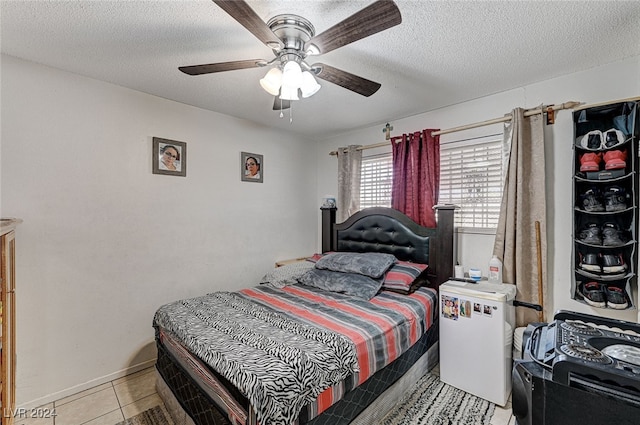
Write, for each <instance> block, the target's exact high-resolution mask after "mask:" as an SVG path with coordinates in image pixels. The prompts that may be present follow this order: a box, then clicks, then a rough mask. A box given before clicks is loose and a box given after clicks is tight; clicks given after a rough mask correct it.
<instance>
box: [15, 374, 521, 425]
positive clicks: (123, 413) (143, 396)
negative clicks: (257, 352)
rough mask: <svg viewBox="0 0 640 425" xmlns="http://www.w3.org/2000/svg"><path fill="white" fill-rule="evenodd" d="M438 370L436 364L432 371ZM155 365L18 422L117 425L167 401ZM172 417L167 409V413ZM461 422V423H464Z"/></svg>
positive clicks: (499, 421)
mask: <svg viewBox="0 0 640 425" xmlns="http://www.w3.org/2000/svg"><path fill="white" fill-rule="evenodd" d="M432 372H433V373H435V374H439V369H438V367H437V366H436V367H435V368H434V369H433V371H432ZM155 384H156V374H155V369H154V368H153V367H150V368H148V369H144V370H141V371H140V372H136V373H134V374H131V375H128V376H125V377H123V378H119V379H116V380H115V381H111V382H108V383H106V384H102V385H99V386H97V387H94V388H91V389H88V390H86V391H83V392H80V393H78V394H74V395H72V396H69V397H65V398H63V399H61V400H58V401H55V402H53V403H50V404H48V405H45V406H42V412H54V413H55V416H52V417H49V418H24V417H16V420H15V424H16V425H115V424H117V423H118V422H121V421H123V420H125V419H128V418H130V417H132V416H135V415H137V414H138V413H140V412H143V411H145V410H147V409H150V408H152V407H154V406H162V407H163V408H164V404H163V403H162V400H161V399H160V397H159V396H158V394H157V393H156V386H155ZM166 416H167V418H168V417H169V415H168V413H167V414H166ZM461 425H462V424H461ZM491 425H515V418H514V416H513V414H512V413H511V399H509V402H508V403H507V405H506V406H505V407H504V408H502V407H500V406H496V409H495V411H494V414H493V417H492V418H491Z"/></svg>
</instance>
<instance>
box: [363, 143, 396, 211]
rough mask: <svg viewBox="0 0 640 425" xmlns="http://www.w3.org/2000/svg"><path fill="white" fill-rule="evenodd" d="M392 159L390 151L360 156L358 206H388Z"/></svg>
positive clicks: (389, 204)
mask: <svg viewBox="0 0 640 425" xmlns="http://www.w3.org/2000/svg"><path fill="white" fill-rule="evenodd" d="M392 181H393V161H392V158H391V153H385V154H381V155H374V156H369V157H363V158H362V170H361V174H360V208H361V209H362V208H369V207H390V206H391V182H392Z"/></svg>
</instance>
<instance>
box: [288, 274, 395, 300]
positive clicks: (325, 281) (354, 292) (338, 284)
mask: <svg viewBox="0 0 640 425" xmlns="http://www.w3.org/2000/svg"><path fill="white" fill-rule="evenodd" d="M299 281H300V283H301V284H303V285H307V286H313V287H314V288H320V289H324V290H325V291H331V292H338V293H340V294H345V295H351V296H354V297H359V298H363V299H365V300H370V299H371V298H373V297H374V296H375V295H376V294H377V293H378V291H379V290H380V288H381V287H382V279H378V280H376V279H372V278H370V277H368V276H364V275H361V274H358V273H342V272H334V271H331V270H319V269H311V270H309V271H307V272H306V273H305V274H303V275H302V276H301V277H300V279H299Z"/></svg>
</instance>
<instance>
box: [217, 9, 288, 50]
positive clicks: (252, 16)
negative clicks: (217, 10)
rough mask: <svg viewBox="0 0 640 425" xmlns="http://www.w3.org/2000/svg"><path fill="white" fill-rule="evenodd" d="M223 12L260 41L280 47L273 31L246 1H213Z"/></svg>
mask: <svg viewBox="0 0 640 425" xmlns="http://www.w3.org/2000/svg"><path fill="white" fill-rule="evenodd" d="M213 2H214V3H215V4H217V5H218V6H220V7H221V8H222V10H224V11H225V12H227V13H228V14H229V15H231V17H232V18H233V19H235V20H236V21H238V22H239V23H240V24H241V25H242V26H243V27H245V28H246V29H248V30H249V32H251V34H253V35H255V36H256V37H257V38H258V40H260V41H262V42H263V43H264V44H266V45H269V44H273V43H275V44H276V45H280V40H279V39H278V37H277V36H276V35H275V34H274V33H273V31H271V28H269V27H268V26H267V24H266V23H265V22H264V21H263V20H262V19H260V17H259V16H258V15H257V14H256V12H254V11H253V9H252V8H251V7H250V6H249V5H248V4H247V2H245V1H244V0H213Z"/></svg>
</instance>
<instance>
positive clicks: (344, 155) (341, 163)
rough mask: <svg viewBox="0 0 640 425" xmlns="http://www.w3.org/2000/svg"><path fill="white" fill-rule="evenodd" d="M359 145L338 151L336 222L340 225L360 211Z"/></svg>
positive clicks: (360, 167) (360, 165)
mask: <svg viewBox="0 0 640 425" xmlns="http://www.w3.org/2000/svg"><path fill="white" fill-rule="evenodd" d="M359 147H361V145H349V146H348V147H346V148H340V149H338V211H337V212H336V215H337V221H338V222H339V223H342V222H343V221H345V220H346V219H347V218H349V217H350V216H351V215H352V214H353V213H355V212H357V211H359V210H360V171H361V169H362V150H358V148H359Z"/></svg>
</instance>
